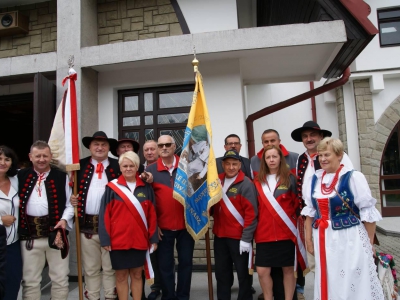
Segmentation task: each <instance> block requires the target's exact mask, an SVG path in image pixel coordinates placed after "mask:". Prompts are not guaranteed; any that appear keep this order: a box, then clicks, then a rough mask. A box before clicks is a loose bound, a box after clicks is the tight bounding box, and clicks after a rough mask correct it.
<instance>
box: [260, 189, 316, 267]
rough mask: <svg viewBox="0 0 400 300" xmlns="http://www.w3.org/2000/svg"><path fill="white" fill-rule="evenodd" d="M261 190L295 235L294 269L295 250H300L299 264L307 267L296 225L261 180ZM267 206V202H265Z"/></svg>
mask: <svg viewBox="0 0 400 300" xmlns="http://www.w3.org/2000/svg"><path fill="white" fill-rule="evenodd" d="M261 187H262V190H263V192H264V195H265V197H266V198H267V200H268V201H269V204H270V205H271V207H272V208H273V209H274V210H275V212H276V213H277V215H278V216H279V217H280V218H281V219H282V221H283V222H284V223H285V225H286V226H287V227H288V228H289V230H290V231H291V232H292V234H293V236H294V237H295V240H296V243H295V244H296V252H295V257H294V259H295V262H294V270H295V272H296V270H297V251H299V252H300V255H301V259H300V265H301V268H302V269H303V271H304V270H305V269H307V268H308V262H307V254H306V248H305V247H304V244H303V242H302V241H301V238H300V234H299V232H298V230H297V228H296V226H295V225H294V224H293V222H292V221H291V219H290V218H289V216H288V215H287V214H286V212H285V211H284V210H283V208H282V207H281V206H280V204H279V203H278V201H277V200H276V199H275V197H274V195H273V194H272V193H271V191H270V190H269V188H268V186H267V184H266V183H265V182H263V183H262V184H261ZM265 204H266V205H267V207H268V204H267V203H265Z"/></svg>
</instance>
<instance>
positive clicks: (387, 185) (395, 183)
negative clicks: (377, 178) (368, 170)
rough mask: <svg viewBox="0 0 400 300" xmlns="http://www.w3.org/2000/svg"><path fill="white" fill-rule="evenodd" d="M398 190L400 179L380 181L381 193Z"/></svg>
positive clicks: (399, 188)
mask: <svg viewBox="0 0 400 300" xmlns="http://www.w3.org/2000/svg"><path fill="white" fill-rule="evenodd" d="M388 190H400V179H385V180H382V191H388Z"/></svg>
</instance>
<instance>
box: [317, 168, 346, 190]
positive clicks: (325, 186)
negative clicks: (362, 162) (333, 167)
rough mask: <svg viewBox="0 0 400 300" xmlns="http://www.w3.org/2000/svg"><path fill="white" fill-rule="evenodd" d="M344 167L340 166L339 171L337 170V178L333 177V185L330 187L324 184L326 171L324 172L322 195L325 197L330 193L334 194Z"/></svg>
mask: <svg viewBox="0 0 400 300" xmlns="http://www.w3.org/2000/svg"><path fill="white" fill-rule="evenodd" d="M342 168H343V165H340V167H339V169H337V171H336V173H335V177H333V180H332V183H331V184H330V185H329V186H328V185H326V184H324V183H322V182H323V181H324V177H325V175H326V171H324V173H323V174H322V179H321V193H322V194H323V195H329V194H330V193H332V192H333V190H334V189H335V186H336V184H337V182H338V180H339V173H340V170H342Z"/></svg>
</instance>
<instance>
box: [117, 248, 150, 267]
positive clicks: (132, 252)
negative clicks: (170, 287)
mask: <svg viewBox="0 0 400 300" xmlns="http://www.w3.org/2000/svg"><path fill="white" fill-rule="evenodd" d="M110 259H111V265H112V268H113V269H114V270H125V269H133V268H138V267H141V266H144V262H145V260H146V250H137V249H129V250H112V251H111V252H110Z"/></svg>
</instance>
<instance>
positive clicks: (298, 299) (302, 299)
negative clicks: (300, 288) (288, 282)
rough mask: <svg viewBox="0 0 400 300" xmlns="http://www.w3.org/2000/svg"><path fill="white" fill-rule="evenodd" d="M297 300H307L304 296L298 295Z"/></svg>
mask: <svg viewBox="0 0 400 300" xmlns="http://www.w3.org/2000/svg"><path fill="white" fill-rule="evenodd" d="M297 300H306V298H305V297H304V294H302V293H297Z"/></svg>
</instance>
